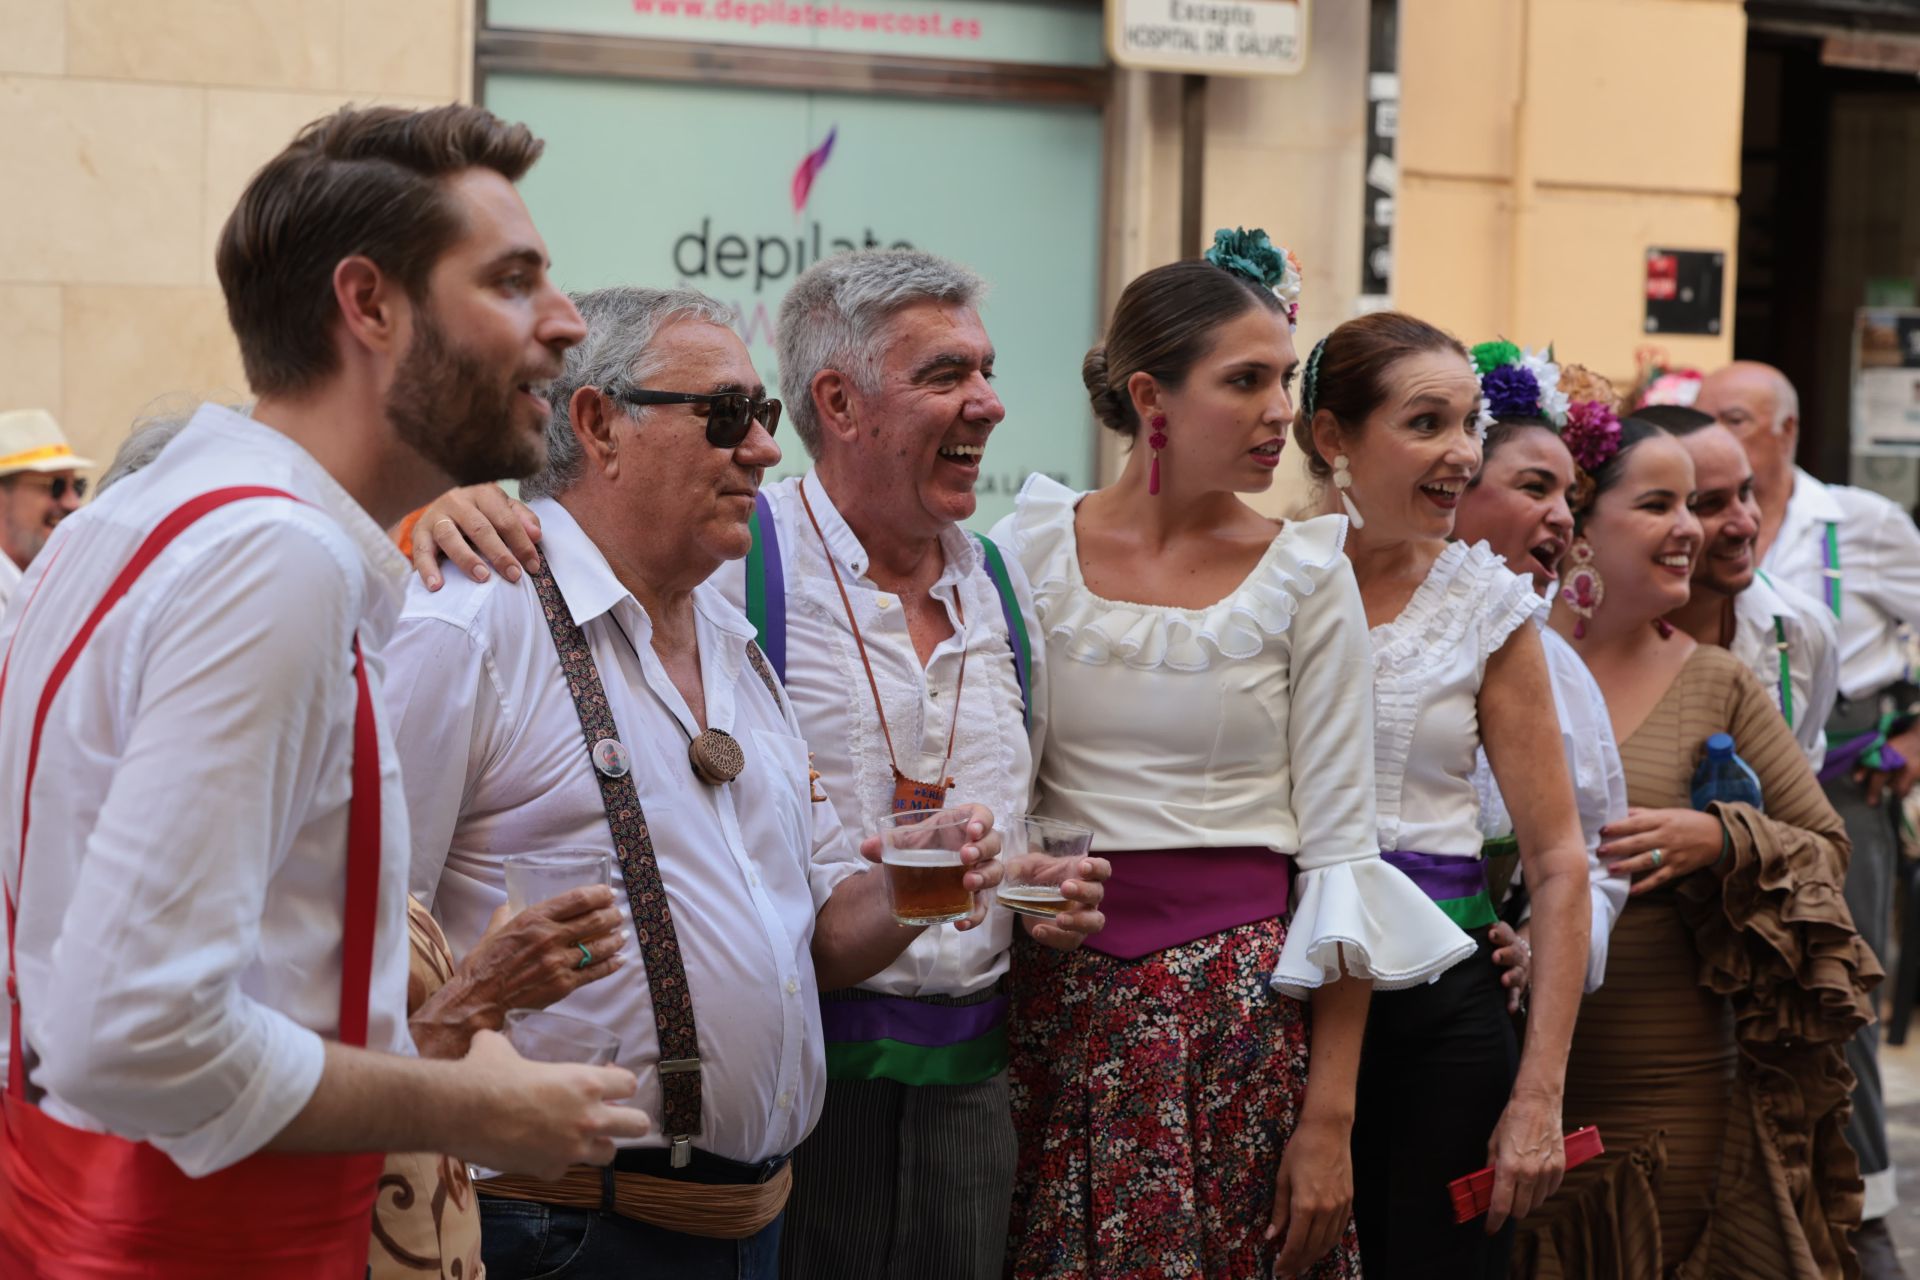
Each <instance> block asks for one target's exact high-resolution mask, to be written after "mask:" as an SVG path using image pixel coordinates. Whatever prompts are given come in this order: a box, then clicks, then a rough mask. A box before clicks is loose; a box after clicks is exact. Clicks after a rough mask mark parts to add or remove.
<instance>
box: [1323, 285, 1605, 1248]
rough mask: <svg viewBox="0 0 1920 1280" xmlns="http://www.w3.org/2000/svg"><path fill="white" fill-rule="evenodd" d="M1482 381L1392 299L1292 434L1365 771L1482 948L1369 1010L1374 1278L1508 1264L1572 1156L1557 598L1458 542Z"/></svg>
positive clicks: (1575, 958) (1363, 1231)
mask: <svg viewBox="0 0 1920 1280" xmlns="http://www.w3.org/2000/svg"><path fill="white" fill-rule="evenodd" d="M1480 404H1481V393H1480V383H1479V381H1478V379H1477V378H1476V377H1475V374H1474V368H1473V365H1472V363H1471V361H1470V359H1469V357H1468V355H1467V351H1466V349H1465V348H1464V347H1462V346H1461V345H1460V343H1459V342H1458V341H1456V340H1455V339H1454V338H1452V337H1450V336H1449V335H1447V334H1445V333H1443V332H1441V331H1440V330H1438V329H1436V328H1434V327H1433V326H1432V325H1429V324H1426V323H1424V322H1422V321H1419V320H1416V319H1414V318H1413V317H1411V316H1405V315H1400V314H1398V313H1394V312H1381V313H1377V314H1374V315H1368V316H1362V317H1360V318H1358V319H1355V320H1350V321H1348V322H1346V323H1345V324H1343V325H1341V326H1340V327H1339V328H1337V329H1335V330H1334V331H1333V333H1332V334H1330V335H1329V336H1328V337H1327V338H1326V339H1325V340H1323V341H1322V342H1321V344H1320V345H1319V346H1317V347H1315V348H1314V350H1313V353H1312V354H1311V355H1310V356H1309V357H1308V360H1307V365H1306V369H1305V372H1304V376H1303V382H1302V388H1301V406H1300V413H1299V415H1298V417H1297V419H1296V421H1295V432H1294V434H1295V438H1296V439H1297V440H1298V442H1299V444H1300V446H1301V448H1302V449H1303V450H1304V451H1305V452H1306V454H1307V466H1308V470H1309V471H1310V472H1311V473H1312V474H1313V475H1314V476H1316V477H1318V478H1319V479H1321V480H1323V481H1327V482H1328V484H1327V494H1326V505H1325V508H1324V509H1325V510H1327V511H1329V512H1333V511H1341V510H1344V511H1345V512H1346V513H1347V514H1348V516H1349V518H1350V519H1351V521H1352V524H1353V529H1354V531H1353V533H1352V534H1351V535H1350V536H1349V537H1348V540H1347V545H1346V550H1347V556H1348V558H1349V559H1350V560H1351V561H1352V562H1353V568H1354V574H1355V578H1356V580H1357V581H1358V583H1359V587H1360V595H1361V599H1362V600H1363V601H1364V604H1365V609H1366V617H1367V621H1368V623H1369V624H1371V625H1372V627H1373V631H1372V638H1373V653H1374V701H1375V724H1374V733H1375V740H1374V771H1375V780H1376V784H1377V786H1378V792H1379V794H1378V800H1379V805H1378V809H1379V833H1378V834H1379V846H1380V848H1381V850H1382V851H1383V853H1382V856H1383V858H1384V859H1385V860H1386V861H1387V862H1388V863H1390V864H1392V865H1394V866H1397V867H1400V868H1401V869H1403V870H1405V871H1406V872H1407V873H1408V874H1409V875H1410V876H1412V877H1413V878H1414V880H1415V882H1416V883H1418V884H1419V885H1420V886H1421V888H1422V889H1424V890H1425V891H1426V892H1427V894H1428V895H1429V896H1430V897H1431V898H1432V899H1433V900H1434V901H1435V902H1436V903H1437V904H1439V905H1440V906H1441V907H1442V908H1443V909H1444V910H1445V911H1446V912H1447V914H1448V915H1449V916H1450V917H1451V918H1453V919H1454V920H1455V921H1456V922H1457V923H1458V924H1460V925H1461V927H1463V928H1466V929H1467V930H1469V931H1470V933H1471V934H1472V936H1473V938H1474V940H1475V941H1476V942H1477V943H1478V944H1479V945H1478V947H1477V948H1476V950H1475V953H1474V955H1473V956H1472V958H1471V959H1470V960H1468V961H1467V962H1466V963H1464V964H1462V965H1460V966H1459V967H1457V968H1455V969H1452V970H1450V971H1448V972H1447V973H1446V974H1445V975H1443V976H1442V977H1441V979H1440V980H1439V981H1438V982H1436V983H1434V984H1432V985H1430V986H1426V987H1422V988H1419V989H1416V990H1409V991H1402V992H1391V993H1385V994H1382V995H1380V996H1378V997H1377V998H1376V999H1375V1000H1374V1002H1373V1005H1372V1009H1371V1011H1370V1014H1369V1017H1368V1025H1367V1033H1366V1042H1365V1050H1364V1055H1363V1059H1362V1067H1361V1074H1360V1088H1359V1103H1358V1120H1357V1121H1356V1124H1355V1128H1354V1162H1355V1171H1356V1176H1357V1184H1356V1211H1357V1215H1358V1220H1359V1227H1360V1247H1361V1255H1362V1258H1363V1260H1364V1264H1365V1268H1366V1272H1367V1275H1368V1276H1369V1277H1370V1278H1371V1280H1379V1278H1380V1277H1401V1276H1436V1275H1444V1276H1448V1277H1497V1276H1504V1275H1505V1274H1506V1265H1507V1255H1508V1253H1509V1251H1510V1248H1511V1241H1512V1229H1511V1221H1512V1219H1513V1218H1516V1217H1524V1216H1525V1215H1526V1214H1527V1213H1529V1212H1531V1211H1532V1210H1533V1209H1534V1208H1536V1207H1537V1206H1538V1205H1539V1204H1540V1203H1541V1202H1542V1201H1544V1200H1545V1199H1546V1198H1547V1197H1548V1196H1549V1195H1551V1194H1552V1193H1553V1191H1554V1189H1555V1188H1556V1187H1557V1186H1558V1185H1559V1182H1560V1179H1561V1177H1562V1176H1563V1175H1564V1173H1565V1155H1564V1151H1563V1149H1562V1145H1561V1116H1560V1111H1561V1098H1562V1094H1563V1091H1564V1087H1565V1075H1566V1062H1567V1046H1568V1043H1569V1041H1570V1039H1571V1037H1572V1033H1573V1022H1574V1014H1575V1012H1576V1010H1577V1008H1578V1005H1579V1001H1580V988H1581V983H1582V979H1583V977H1584V976H1585V970H1586V958H1587V934H1588V906H1587V870H1586V858H1585V855H1584V851H1583V849H1582V844H1581V838H1580V826H1579V821H1578V817H1577V814H1576V810H1575V807H1574V800H1573V794H1572V789H1571V785H1570V783H1569V781H1568V778H1567V767H1566V762H1565V760H1564V758H1563V757H1562V755H1561V752H1560V735H1559V732H1558V726H1557V724H1556V723H1555V722H1554V721H1553V720H1551V719H1549V718H1547V717H1543V716H1541V715H1540V714H1539V710H1540V708H1542V707H1551V706H1552V705H1553V701H1552V699H1553V691H1552V687H1551V684H1550V681H1549V678H1548V674H1547V664H1546V659H1545V657H1544V656H1543V654H1542V651H1541V643H1540V636H1539V633H1538V631H1537V629H1536V628H1534V627H1531V626H1527V625H1524V624H1526V623H1527V622H1529V621H1530V620H1532V619H1533V618H1534V617H1535V615H1537V614H1538V613H1540V612H1541V611H1543V610H1544V609H1545V608H1546V601H1544V600H1543V599H1541V598H1540V597H1539V596H1538V595H1536V594H1535V593H1534V591H1533V589H1532V586H1531V585H1530V584H1529V583H1528V581H1527V580H1526V579H1524V578H1522V577H1520V576H1518V575H1516V574H1514V573H1512V572H1509V571H1508V570H1507V569H1506V568H1505V567H1504V566H1503V565H1502V564H1501V561H1500V558H1499V557H1498V556H1496V555H1494V554H1493V552H1492V551H1491V550H1489V549H1488V547H1487V546H1486V544H1485V543H1477V544H1474V545H1472V546H1468V545H1467V544H1465V543H1460V542H1449V541H1448V538H1449V536H1450V535H1451V534H1452V532H1453V521H1454V512H1455V509H1456V507H1457V506H1458V504H1459V501H1460V495H1461V494H1462V492H1463V491H1464V490H1465V489H1466V485H1467V481H1468V479H1469V478H1470V477H1471V476H1472V475H1473V474H1474V472H1475V470H1476V469H1477V468H1478V467H1479V465H1480V461H1481V438H1480V430H1481V428H1480ZM1483 742H1484V744H1485V748H1486V753H1487V757H1488V759H1489V760H1490V761H1491V762H1492V765H1493V772H1494V777H1495V778H1496V780H1497V781H1498V783H1499V786H1500V790H1501V791H1502V792H1503V793H1504V794H1506V795H1509V796H1526V797H1527V798H1528V803H1527V804H1524V805H1521V806H1519V808H1518V809H1517V810H1516V811H1515V812H1514V813H1513V820H1514V827H1515V834H1516V835H1517V836H1518V838H1519V844H1520V859H1521V866H1522V869H1523V871H1524V874H1525V877H1526V884H1527V888H1528V890H1529V892H1530V893H1531V895H1532V900H1533V908H1534V914H1533V942H1534V961H1533V969H1534V976H1533V997H1532V1011H1531V1016H1530V1018H1529V1020H1528V1023H1527V1036H1526V1045H1525V1049H1524V1052H1521V1053H1519V1054H1518V1055H1517V1056H1518V1062H1517V1068H1516V1061H1515V1059H1516V1047H1515V1044H1514V1032H1513V1026H1512V1023H1511V1022H1510V1021H1509V1020H1508V1017H1507V1011H1506V1001H1505V998H1504V996H1503V994H1502V991H1501V987H1500V983H1499V978H1498V977H1497V976H1496V973H1495V970H1494V965H1493V960H1492V946H1491V944H1490V943H1489V942H1488V940H1487V932H1488V927H1489V926H1490V925H1491V924H1492V923H1493V912H1492V908H1491V905H1490V904H1489V902H1488V899H1487V896H1486V885H1485V880H1484V873H1483V871H1482V868H1481V865H1480V862H1479V854H1480V844H1481V833H1480V827H1479V821H1478V819H1479V797H1478V795H1477V794H1476V792H1475V790H1474V786H1473V781H1472V773H1473V767H1474V757H1475V753H1476V752H1477V751H1478V750H1479V749H1480V747H1481V745H1482V743H1483ZM1489 1163H1490V1164H1492V1165H1493V1167H1494V1188H1493V1195H1492V1205H1491V1211H1490V1212H1489V1214H1488V1215H1487V1217H1486V1220H1485V1222H1484V1223H1479V1222H1472V1223H1468V1224H1465V1225H1457V1224H1455V1222H1454V1220H1453V1214H1452V1212H1451V1209H1452V1205H1451V1203H1450V1200H1449V1197H1448V1195H1447V1184H1448V1183H1449V1182H1450V1181H1452V1180H1453V1179H1455V1178H1459V1177H1462V1176H1464V1175H1466V1174H1470V1173H1472V1172H1474V1171H1475V1170H1476V1169H1478V1168H1480V1167H1482V1166H1484V1165H1486V1164H1489Z"/></svg>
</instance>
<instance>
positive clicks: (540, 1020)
mask: <svg viewBox="0 0 1920 1280" xmlns="http://www.w3.org/2000/svg"><path fill="white" fill-rule="evenodd" d="M505 1030H506V1035H507V1040H508V1042H509V1043H510V1044H512V1045H513V1049H514V1052H515V1053H518V1054H519V1055H520V1056H521V1057H523V1058H525V1059H527V1060H528V1061H529V1062H583V1063H585V1064H586V1065H587V1066H590V1067H604V1066H606V1065H608V1064H609V1063H611V1062H612V1061H613V1060H614V1059H615V1058H617V1057H619V1056H620V1037H619V1036H616V1035H615V1034H613V1032H611V1031H609V1030H607V1029H606V1028H605V1027H601V1026H596V1025H594V1024H593V1023H591V1022H587V1021H585V1020H584V1019H581V1018H574V1017H569V1016H568V1015H567V1014H564V1013H550V1012H548V1011H547V1010H545V1009H509V1010H508V1011H507V1025H506V1028H505Z"/></svg>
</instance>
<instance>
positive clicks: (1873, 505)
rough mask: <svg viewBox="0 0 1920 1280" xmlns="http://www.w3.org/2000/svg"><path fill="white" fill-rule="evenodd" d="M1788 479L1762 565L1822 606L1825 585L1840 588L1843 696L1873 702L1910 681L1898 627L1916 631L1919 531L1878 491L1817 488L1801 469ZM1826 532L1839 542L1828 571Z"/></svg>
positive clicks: (1825, 600)
mask: <svg viewBox="0 0 1920 1280" xmlns="http://www.w3.org/2000/svg"><path fill="white" fill-rule="evenodd" d="M1793 474H1794V479H1793V496H1792V497H1791V498H1790V499H1789V500H1788V502H1787V514H1786V518H1785V519H1784V521H1783V522H1782V523H1781V525H1780V532H1779V533H1778V534H1777V535H1776V536H1775V538H1774V540H1773V545H1772V546H1771V547H1769V548H1768V549H1767V557H1766V559H1765V560H1764V561H1762V562H1761V567H1762V568H1764V569H1765V570H1766V571H1767V572H1768V573H1769V574H1771V575H1772V576H1773V579H1774V581H1775V582H1776V583H1779V582H1785V583H1788V584H1790V585H1792V586H1795V587H1798V588H1799V589H1800V590H1801V591H1804V592H1805V593H1806V594H1808V595H1810V596H1812V597H1813V598H1814V599H1815V600H1818V601H1820V602H1822V603H1823V604H1827V603H1828V601H1829V595H1828V589H1827V584H1828V582H1829V581H1831V580H1837V581H1838V582H1839V584H1840V616H1839V618H1838V623H1839V633H1840V696H1841V697H1843V698H1847V699H1850V700H1854V701H1858V700H1859V699H1862V698H1867V697H1871V696H1872V695H1874V694H1876V693H1878V692H1879V691H1880V690H1882V689H1884V688H1886V687H1887V686H1888V685H1890V684H1892V683H1894V682H1895V681H1896V680H1900V679H1903V678H1908V677H1909V670H1908V666H1907V655H1906V650H1905V648H1904V646H1903V644H1902V643H1901V639H1900V635H1899V629H1900V625H1901V624H1902V623H1905V624H1907V625H1908V626H1920V529H1915V528H1914V524H1913V520H1912V518H1911V517H1910V516H1908V515H1907V513H1906V512H1905V511H1903V510H1901V509H1900V507H1899V506H1898V504H1896V503H1894V502H1893V501H1891V500H1890V499H1887V498H1883V497H1881V496H1880V495H1879V494H1877V493H1873V492H1870V491H1869V490H1866V489H1855V488H1851V487H1849V486H1847V485H1838V484H1834V485H1829V484H1822V483H1821V482H1820V481H1818V480H1816V479H1814V478H1813V477H1812V476H1810V475H1808V474H1807V473H1806V472H1805V471H1802V470H1800V469H1798V468H1795V469H1794V473H1793ZM1829 526H1831V527H1832V528H1833V529H1834V531H1835V533H1836V534H1837V541H1838V544H1839V556H1838V559H1839V564H1838V565H1837V566H1834V567H1833V569H1831V570H1829V567H1828V565H1827V559H1828V557H1827V550H1826V548H1827V530H1828V528H1829ZM1830 572H1832V573H1834V574H1837V579H1830V578H1829V576H1828V575H1829V573H1830ZM1831 611H1832V610H1831V605H1829V612H1831Z"/></svg>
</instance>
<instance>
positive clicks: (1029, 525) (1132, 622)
mask: <svg viewBox="0 0 1920 1280" xmlns="http://www.w3.org/2000/svg"><path fill="white" fill-rule="evenodd" d="M1083 496H1084V495H1083V494H1081V493H1078V492H1076V491H1075V490H1072V489H1069V488H1067V487H1066V486H1065V485H1063V484H1060V483H1059V482H1058V481H1055V480H1052V479H1050V478H1048V477H1046V476H1042V475H1037V474H1036V475H1034V476H1031V477H1029V479H1028V480H1027V483H1026V484H1025V486H1023V487H1022V488H1021V490H1020V496H1019V498H1018V499H1017V501H1016V503H1015V506H1014V515H1013V530H1014V533H1015V549H1016V551H1017V552H1018V554H1019V556H1020V560H1021V563H1022V565H1023V567H1024V568H1025V569H1026V571H1027V577H1028V578H1029V580H1031V582H1032V584H1033V596H1034V607H1035V609H1036V611H1037V612H1038V614H1039V617H1040V625H1041V627H1042V629H1043V630H1044V631H1045V632H1046V634H1047V638H1048V640H1049V641H1050V642H1051V643H1053V644H1056V645H1058V646H1059V648H1060V650H1061V651H1062V652H1064V653H1065V655H1066V656H1067V657H1069V658H1072V659H1074V660H1075V661H1077V662H1085V663H1089V664H1091V665H1095V666H1099V665H1102V664H1104V663H1107V662H1110V661H1113V660H1115V659H1118V660H1119V661H1121V662H1124V663H1125V664H1126V665H1127V666H1129V667H1135V668H1139V669H1150V668H1154V667H1166V668H1170V669H1172V670H1175V671H1204V670H1206V669H1207V668H1208V667H1209V666H1211V665H1212V664H1213V662H1214V661H1215V660H1216V659H1227V660H1229V661H1242V660H1245V659H1247V658H1252V657H1255V656H1256V655H1258V654H1259V653H1260V652H1261V651H1262V650H1263V649H1264V648H1265V647H1266V645H1267V642H1268V640H1270V639H1272V638H1273V637H1276V636H1279V635H1282V634H1284V633H1285V632H1286V631H1287V629H1288V627H1289V626H1291V625H1292V623H1293V615H1294V614H1295V613H1296V612H1298V610H1299V608H1300V601H1301V600H1303V599H1304V598H1306V597H1307V596H1309V595H1312V594H1313V592H1314V589H1315V588H1316V587H1317V586H1318V585H1319V584H1320V582H1321V581H1322V580H1324V579H1325V577H1326V575H1327V572H1328V570H1330V569H1332V568H1333V567H1335V566H1336V565H1338V564H1339V563H1341V559H1342V555H1343V549H1344V547H1345V545H1346V535H1347V522H1346V520H1345V518H1343V517H1341V516H1320V517H1316V518H1315V519H1312V520H1304V521H1289V522H1288V523H1287V524H1286V525H1285V526H1284V527H1283V528H1282V529H1281V530H1280V532H1278V533H1277V534H1275V535H1274V538H1273V541H1272V542H1271V543H1269V544H1268V546H1267V549H1266V552H1265V553H1264V554H1263V555H1262V556H1261V557H1260V561H1259V563H1258V564H1256V565H1254V567H1253V570H1252V572H1250V573H1248V574H1247V576H1246V578H1245V579H1243V580H1242V581H1241V583H1240V585H1239V586H1237V587H1235V588H1234V589H1233V590H1232V591H1230V592H1228V593H1227V595H1226V596H1224V597H1222V598H1221V599H1220V600H1217V601H1215V602H1214V603H1213V604H1211V605H1208V606H1206V607H1205V608H1200V609H1185V608H1180V607H1178V606H1174V605H1154V604H1140V603H1136V602H1133V601H1127V600H1111V599H1108V598H1107V597H1105V596H1100V595H1096V594H1095V593H1094V591H1093V590H1092V588H1090V587H1088V586H1087V584H1086V581H1085V579H1084V578H1082V577H1081V574H1080V554H1079V540H1078V538H1077V537H1076V536H1075V534H1074V528H1073V516H1074V509H1075V507H1077V506H1078V505H1079V502H1080V499H1081V498H1082V497H1083Z"/></svg>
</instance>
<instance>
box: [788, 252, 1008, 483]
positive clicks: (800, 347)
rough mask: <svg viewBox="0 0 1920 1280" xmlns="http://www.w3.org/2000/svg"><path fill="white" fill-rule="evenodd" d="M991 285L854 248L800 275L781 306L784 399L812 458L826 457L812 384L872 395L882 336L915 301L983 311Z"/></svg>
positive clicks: (944, 267) (921, 257)
mask: <svg viewBox="0 0 1920 1280" xmlns="http://www.w3.org/2000/svg"><path fill="white" fill-rule="evenodd" d="M986 291H987V286H986V282H985V281H983V280H981V279H980V277H979V276H977V275H975V274H974V273H973V272H971V271H969V270H968V269H967V268H965V267H963V266H961V265H960V264H959V263H957V262H949V261H947V260H946V259H945V258H939V257H935V256H934V255H933V254H931V253H923V252H921V251H920V250H918V249H856V250H853V251H852V252H849V253H839V254H835V255H834V256H833V257H831V258H823V259H821V260H820V261H819V262H816V263H814V264H813V265H812V266H811V267H808V268H807V269H806V270H805V271H803V272H801V273H800V278H799V279H798V280H795V281H794V282H793V287H792V288H791V289H789V290H788V291H787V297H786V300H785V301H784V302H782V303H781V304H780V325H779V337H778V343H779V350H780V395H781V398H782V399H783V400H784V401H785V403H786V412H787V416H788V417H789V418H791V419H793V429H794V431H796V432H797V433H799V436H800V443H801V444H802V445H804V446H805V447H806V450H807V453H808V454H809V455H810V456H813V457H818V456H819V455H820V420H819V419H818V418H817V417H815V416H814V412H813V380H814V379H815V378H816V377H818V376H819V375H820V374H821V372H822V371H824V370H828V369H831V370H834V371H835V372H838V373H842V374H845V375H846V376H847V377H848V378H850V379H852V380H853V384H854V386H856V387H858V388H859V389H860V390H861V391H862V392H863V393H865V394H867V395H872V394H873V393H874V392H875V391H876V390H877V389H878V387H879V382H880V363H881V361H882V359H884V358H885V356H886V343H885V342H883V341H882V340H881V335H882V331H883V330H884V329H885V328H886V325H887V322H888V321H889V320H890V319H891V318H892V317H893V314H894V312H896V311H898V310H900V308H902V307H906V306H911V305H913V304H914V303H917V302H941V303H946V304H949V305H952V306H961V307H974V308H978V306H979V304H980V300H981V299H982V298H983V297H984V296H985V295H986Z"/></svg>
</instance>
